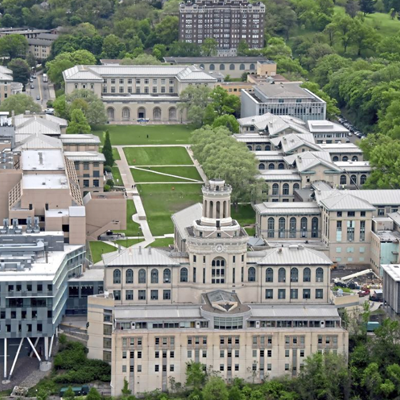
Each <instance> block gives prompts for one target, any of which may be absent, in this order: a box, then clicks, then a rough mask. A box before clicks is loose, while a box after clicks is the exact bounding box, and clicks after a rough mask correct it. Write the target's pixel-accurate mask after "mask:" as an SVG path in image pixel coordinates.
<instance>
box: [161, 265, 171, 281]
mask: <svg viewBox="0 0 400 400" xmlns="http://www.w3.org/2000/svg"><path fill="white" fill-rule="evenodd" d="M163 281H164V283H170V282H171V270H170V269H169V268H165V269H164V272H163Z"/></svg>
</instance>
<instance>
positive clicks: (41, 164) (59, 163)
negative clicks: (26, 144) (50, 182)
mask: <svg viewBox="0 0 400 400" xmlns="http://www.w3.org/2000/svg"><path fill="white" fill-rule="evenodd" d="M21 165H22V169H23V170H24V171H63V170H64V169H65V165H64V156H63V154H62V152H61V151H60V150H24V151H23V152H22V153H21Z"/></svg>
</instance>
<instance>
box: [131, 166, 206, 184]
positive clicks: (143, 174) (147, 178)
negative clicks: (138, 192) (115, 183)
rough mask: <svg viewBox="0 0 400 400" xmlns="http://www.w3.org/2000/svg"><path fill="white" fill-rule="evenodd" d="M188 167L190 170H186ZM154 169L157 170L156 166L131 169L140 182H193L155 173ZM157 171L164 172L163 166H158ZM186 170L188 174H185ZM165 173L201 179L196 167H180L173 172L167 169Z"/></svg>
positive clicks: (137, 181) (134, 177)
mask: <svg viewBox="0 0 400 400" xmlns="http://www.w3.org/2000/svg"><path fill="white" fill-rule="evenodd" d="M187 169H189V170H190V171H185V170H187ZM152 170H156V168H151V170H148V171H143V170H140V169H131V174H132V176H133V179H134V180H135V182H136V183H140V182H191V181H188V180H186V179H181V178H174V177H173V176H167V175H160V174H154V173H153V172H152ZM157 171H160V172H164V171H163V168H157ZM185 172H186V174H185ZM165 173H173V174H174V175H178V176H184V175H192V176H194V178H193V179H196V178H197V179H199V180H200V181H201V178H200V176H199V174H198V172H197V170H196V168H195V167H180V168H176V170H175V171H173V172H170V171H165ZM196 175H197V177H196ZM189 177H191V176H189Z"/></svg>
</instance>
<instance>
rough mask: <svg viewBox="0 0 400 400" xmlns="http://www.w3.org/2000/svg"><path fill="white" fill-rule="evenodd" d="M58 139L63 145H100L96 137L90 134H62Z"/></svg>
mask: <svg viewBox="0 0 400 400" xmlns="http://www.w3.org/2000/svg"><path fill="white" fill-rule="evenodd" d="M60 139H61V141H62V142H63V143H65V144H78V143H79V144H100V143H101V140H100V138H99V137H98V136H96V135H92V134H91V133H79V134H78V133H77V134H73V135H71V134H68V133H67V134H62V135H60Z"/></svg>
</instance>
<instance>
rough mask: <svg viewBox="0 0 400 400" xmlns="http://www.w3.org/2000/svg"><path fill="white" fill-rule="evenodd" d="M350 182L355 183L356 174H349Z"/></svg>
mask: <svg viewBox="0 0 400 400" xmlns="http://www.w3.org/2000/svg"><path fill="white" fill-rule="evenodd" d="M350 183H351V184H352V185H357V176H356V175H351V176H350Z"/></svg>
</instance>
